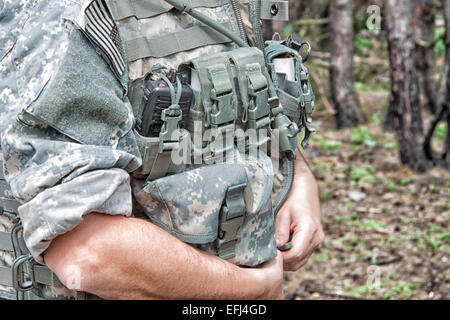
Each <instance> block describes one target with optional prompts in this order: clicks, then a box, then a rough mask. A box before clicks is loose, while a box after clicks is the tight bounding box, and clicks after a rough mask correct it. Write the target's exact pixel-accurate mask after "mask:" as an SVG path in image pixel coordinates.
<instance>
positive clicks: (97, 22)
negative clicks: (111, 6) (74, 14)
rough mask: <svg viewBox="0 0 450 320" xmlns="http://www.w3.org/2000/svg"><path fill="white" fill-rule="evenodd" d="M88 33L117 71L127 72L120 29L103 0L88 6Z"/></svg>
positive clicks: (120, 73)
mask: <svg viewBox="0 0 450 320" xmlns="http://www.w3.org/2000/svg"><path fill="white" fill-rule="evenodd" d="M85 15H86V19H87V23H86V29H85V30H86V33H87V34H88V35H89V37H90V38H91V39H92V40H93V41H94V42H95V43H96V44H97V45H98V46H99V47H100V48H101V49H102V50H103V51H104V53H105V54H106V55H107V56H108V58H109V60H110V61H111V65H112V67H113V68H114V69H115V71H116V72H117V73H118V74H119V75H122V74H123V73H124V72H125V62H124V59H123V48H122V44H121V41H120V37H119V31H118V30H117V26H116V24H115V23H114V20H113V19H112V17H111V14H110V13H109V11H108V9H107V7H106V5H105V3H104V1H103V0H97V1H92V3H91V4H90V5H89V6H88V7H87V8H86V10H85Z"/></svg>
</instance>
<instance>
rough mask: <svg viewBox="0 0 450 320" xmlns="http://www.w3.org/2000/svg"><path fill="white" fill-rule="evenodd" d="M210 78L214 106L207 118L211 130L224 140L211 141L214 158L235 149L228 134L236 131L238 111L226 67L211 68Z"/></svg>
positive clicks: (208, 111) (218, 65)
mask: <svg viewBox="0 0 450 320" xmlns="http://www.w3.org/2000/svg"><path fill="white" fill-rule="evenodd" d="M208 78H209V80H210V81H211V83H212V85H213V88H212V89H211V92H210V98H211V100H212V101H213V105H212V108H210V109H207V110H206V112H207V113H208V114H207V118H208V119H210V124H211V128H212V129H213V130H217V131H218V134H220V135H221V136H222V139H217V140H214V141H211V140H210V150H211V153H212V154H213V157H214V156H215V155H217V154H221V153H224V152H226V151H228V150H231V149H232V148H233V145H234V141H232V143H229V141H227V139H226V133H227V132H230V131H231V132H233V131H234V129H235V120H236V111H235V109H234V103H233V102H234V101H233V86H232V85H231V81H230V78H229V75H228V71H227V69H226V67H225V65H224V64H217V65H214V66H211V67H209V68H208Z"/></svg>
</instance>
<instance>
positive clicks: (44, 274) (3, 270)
mask: <svg viewBox="0 0 450 320" xmlns="http://www.w3.org/2000/svg"><path fill="white" fill-rule="evenodd" d="M0 152H1V150H0ZM0 173H1V175H0V215H5V216H8V217H17V208H18V207H19V206H20V203H19V202H17V201H16V200H15V199H14V198H13V197H12V195H10V194H9V193H8V191H9V190H10V188H9V185H8V183H7V182H6V181H5V180H4V175H3V161H2V160H1V159H0ZM14 229H17V226H16V227H13V230H14ZM13 230H12V231H11V232H9V231H8V232H5V231H0V251H6V252H8V253H9V254H11V255H12V256H17V257H18V259H20V257H23V261H19V260H18V259H15V260H14V262H13V265H12V266H4V265H2V266H0V285H2V286H7V287H16V286H17V281H15V280H17V278H15V277H14V275H13V274H14V272H13V271H14V270H16V271H17V272H16V273H15V274H16V275H17V277H19V278H20V277H21V276H22V275H21V272H23V271H21V270H22V269H23V268H25V269H26V272H27V273H28V274H30V272H32V274H33V277H32V279H33V281H34V282H35V283H36V284H42V285H48V286H58V287H61V286H62V284H61V282H60V281H59V280H58V278H57V277H56V275H55V274H54V273H53V272H52V271H51V270H50V269H49V268H48V267H47V266H44V265H39V264H37V263H36V262H34V260H32V258H31V255H30V254H29V251H28V248H27V246H26V244H25V241H24V239H23V237H21V236H19V233H18V232H14V231H13ZM19 281H20V282H22V280H19ZM25 296H29V297H31V296H33V295H32V294H31V295H25ZM11 298H14V297H13V296H11ZM34 298H35V299H36V298H38V297H34Z"/></svg>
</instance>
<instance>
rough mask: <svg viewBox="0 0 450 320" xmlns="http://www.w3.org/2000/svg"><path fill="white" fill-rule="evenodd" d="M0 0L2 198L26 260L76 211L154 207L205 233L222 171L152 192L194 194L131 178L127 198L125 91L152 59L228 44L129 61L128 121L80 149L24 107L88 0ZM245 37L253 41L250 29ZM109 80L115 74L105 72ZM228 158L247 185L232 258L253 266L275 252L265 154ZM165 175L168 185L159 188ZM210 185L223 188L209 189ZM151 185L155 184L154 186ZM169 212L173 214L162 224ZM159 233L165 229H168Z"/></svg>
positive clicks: (160, 22)
mask: <svg viewBox="0 0 450 320" xmlns="http://www.w3.org/2000/svg"><path fill="white" fill-rule="evenodd" d="M3 2H4V5H3V7H1V6H0V17H1V23H0V44H1V46H0V50H1V51H0V73H1V75H2V77H1V78H0V114H2V117H1V118H0V134H1V135H0V137H1V149H2V150H1V151H2V153H3V155H4V168H3V169H4V173H5V178H6V179H7V181H8V183H10V185H11V194H12V195H13V196H14V198H16V199H17V200H19V201H20V203H21V204H22V205H21V206H20V207H19V215H20V218H21V221H22V224H23V227H24V234H23V236H24V239H25V242H26V244H27V247H28V248H29V249H30V252H31V253H32V254H33V257H34V258H35V259H36V260H37V261H38V262H40V263H43V259H42V255H41V254H42V252H44V251H45V249H46V248H47V247H48V246H49V244H50V242H51V240H52V239H53V238H55V237H57V236H58V235H60V234H63V233H65V232H67V231H69V230H71V229H73V228H74V227H75V226H76V225H77V224H79V223H80V222H81V221H82V217H83V215H84V214H86V213H88V212H91V211H99V212H103V213H106V214H121V215H127V216H130V215H135V216H141V215H140V213H141V212H142V210H144V211H145V212H146V214H147V215H149V213H151V212H154V214H155V216H152V219H153V220H154V221H157V220H158V219H159V221H160V223H159V224H160V225H163V224H164V223H166V224H167V226H169V227H173V228H172V229H173V230H175V226H176V227H177V228H179V227H180V226H181V232H184V233H192V231H189V230H188V231H186V226H184V225H183V224H180V221H184V220H188V222H189V223H190V225H193V226H196V227H197V228H198V229H197V230H196V232H197V231H198V232H200V233H201V232H203V233H205V232H206V233H208V230H210V229H211V227H210V226H208V225H206V224H205V223H204V221H207V220H208V217H209V219H211V217H212V216H213V215H214V214H215V213H214V212H215V210H217V209H218V207H219V200H220V197H221V192H223V190H224V189H225V186H226V182H227V181H230V180H231V179H230V177H231V176H228V175H227V173H226V172H222V171H220V172H216V173H215V174H214V177H212V178H211V179H208V180H209V181H206V180H205V178H204V177H202V176H199V175H198V174H196V173H197V171H195V170H202V168H196V169H193V170H194V171H192V172H185V173H182V174H180V175H174V176H173V177H172V178H164V179H167V180H161V181H160V182H158V187H159V188H164V186H166V187H167V186H168V185H170V186H174V185H176V186H177V188H180V187H181V186H183V185H184V186H189V184H188V182H187V181H186V180H183V179H188V181H189V183H194V184H197V185H198V186H199V188H198V189H196V190H195V192H194V190H191V189H189V188H184V189H183V190H180V189H177V188H175V189H173V190H172V188H169V190H167V192H165V193H164V195H162V196H163V197H160V198H158V196H157V195H156V194H155V193H154V192H153V193H152V192H151V183H150V184H149V185H148V186H145V183H144V181H142V180H137V179H135V178H131V182H132V183H131V184H132V185H133V192H134V194H135V195H136V196H137V199H135V198H134V197H133V196H132V189H131V186H130V173H131V172H133V171H134V170H136V169H137V168H138V167H139V166H140V165H141V164H142V159H141V157H140V156H139V152H138V151H137V150H138V147H137V143H136V139H135V136H134V134H133V132H132V131H131V130H130V124H131V123H134V117H133V113H132V112H131V105H133V107H134V103H133V98H135V94H134V92H133V89H136V90H134V91H135V92H137V91H138V90H137V89H138V88H139V81H142V79H143V78H144V77H145V75H146V73H147V72H148V71H149V68H150V66H151V65H153V64H154V63H156V62H159V63H163V64H166V65H169V66H173V67H175V68H176V67H177V66H178V65H179V64H180V63H182V62H185V61H188V60H190V59H193V58H196V57H198V56H200V55H206V54H209V53H215V52H219V51H226V50H230V48H233V47H234V46H233V45H231V44H227V45H214V46H209V47H202V48H198V49H194V50H190V51H189V52H181V53H177V54H175V55H173V56H169V57H164V58H163V59H158V61H156V60H155V59H152V58H148V59H142V60H139V61H135V62H133V63H131V64H130V65H129V70H128V72H129V74H128V76H129V77H128V78H129V89H130V92H129V97H130V100H131V104H130V103H129V102H128V100H127V99H126V97H125V98H124V100H123V107H124V108H126V109H127V110H128V111H127V112H128V119H127V121H125V122H124V123H122V124H120V125H118V126H117V127H116V128H115V131H114V132H115V135H112V136H111V139H110V140H109V142H108V143H107V144H106V145H97V144H95V143H94V144H89V145H87V144H82V143H80V141H78V140H77V139H73V137H69V136H67V135H65V134H63V133H62V132H60V131H59V130H58V128H54V127H52V126H50V125H49V124H48V123H46V121H45V119H44V120H42V119H36V118H35V117H33V115H32V114H31V113H30V112H27V111H29V110H30V109H29V108H30V107H32V106H33V103H36V102H37V101H39V99H40V97H42V95H45V94H46V91H45V89H46V88H48V87H49V86H50V84H51V81H52V79H54V78H55V75H56V74H57V73H58V70H59V67H60V65H61V63H62V62H63V61H64V58H65V56H66V54H67V50H68V48H69V46H70V39H69V34H70V33H71V32H74V30H78V29H80V30H82V28H83V26H80V25H79V24H77V21H79V20H77V19H78V18H79V16H80V14H81V13H82V10H83V8H85V7H86V5H87V4H88V3H90V2H91V1H84V0H58V1H51V0H40V1H37V0H22V1H14V0H4V1H3ZM241 10H242V12H243V14H244V15H243V20H244V24H245V26H246V30H247V31H249V30H250V29H251V27H250V23H249V19H248V14H247V12H246V6H244V5H241ZM199 11H201V12H202V13H204V14H206V15H209V16H210V17H212V18H214V19H216V20H218V21H220V22H228V23H229V24H230V25H231V26H232V27H233V28H234V29H235V30H236V31H237V24H236V21H235V18H234V15H233V12H232V8H231V6H230V5H224V6H223V7H220V8H200V9H199ZM156 21H157V22H156ZM139 23H142V25H143V26H144V28H145V29H146V30H147V32H155V33H159V34H161V33H165V32H171V31H173V30H174V29H176V28H178V25H179V24H180V23H181V24H183V23H185V24H188V25H192V24H195V23H197V22H196V21H195V20H193V19H192V18H190V17H188V16H186V15H183V14H181V13H170V14H163V15H161V16H158V17H156V20H152V19H148V21H146V20H143V21H139ZM10 30H12V32H10ZM236 33H237V32H236ZM249 36H250V39H249V40H250V42H252V39H251V34H250V33H249ZM93 50H95V48H93ZM111 77H114V74H113V72H111ZM99 95H101V92H99ZM138 98H139V97H138ZM261 159H262V160H261ZM236 160H237V161H238V162H239V163H240V164H239V165H238V166H237V167H236V168H240V169H237V170H236V171H239V172H240V174H242V178H243V179H244V180H245V175H243V171H242V169H244V170H245V173H246V182H247V188H246V189H245V194H244V196H245V200H246V220H245V224H244V226H243V227H242V228H241V230H240V231H239V232H240V233H239V237H240V241H239V242H238V244H237V247H236V248H237V255H236V256H235V258H234V259H233V262H234V263H236V264H244V265H256V264H259V263H261V262H263V261H264V260H267V259H268V258H271V257H273V256H274V255H275V254H276V248H275V239H274V233H275V231H274V221H273V215H272V214H271V205H270V190H271V189H272V177H273V173H272V167H271V163H270V161H268V158H267V156H265V155H261V156H260V157H259V159H258V160H257V161H256V160H255V159H245V157H241V156H240V155H236ZM223 165H226V164H223ZM206 168H207V167H205V169H206ZM222 174H223V176H222ZM177 179H181V180H177ZM166 181H171V182H170V184H168V183H169V182H166ZM234 182H235V181H233V183H234ZM181 183H182V184H181ZM141 188H143V189H142V190H141ZM214 188H215V189H214ZM219 189H220V190H222V191H221V192H219V191H217V190H219ZM153 190H156V187H154V189H153ZM176 191H179V192H176ZM182 192H183V193H185V194H188V193H191V195H190V196H188V197H187V198H186V202H185V203H177V204H176V206H178V207H175V208H173V209H172V210H171V212H169V210H166V209H165V208H164V207H162V206H158V205H157V203H158V202H159V203H164V202H168V199H172V200H173V199H177V200H178V201H180V199H179V197H177V196H179V194H181V193H182ZM206 195H208V196H211V197H215V198H216V199H218V202H215V203H214V204H213V205H212V206H208V205H207V204H208V200H207V198H206ZM159 196H161V194H160V195H159ZM136 200H139V201H138V202H140V204H142V205H143V206H140V205H139V204H138V203H137V201H136ZM181 200H183V199H181ZM132 203H133V204H132ZM180 207H185V208H189V209H190V210H192V211H189V212H185V211H178V212H177V213H179V216H178V215H177V216H176V219H178V220H179V221H178V224H175V225H174V224H173V222H174V221H173V220H175V219H173V218H174V215H173V212H175V211H177V208H180ZM206 207H208V208H210V209H209V210H212V211H208V212H205V214H204V215H203V211H202V212H200V211H201V210H205V208H206ZM150 215H151V214H150ZM169 218H170V219H172V220H171V221H169ZM0 222H1V224H0V228H1V229H2V230H6V231H9V230H10V229H11V227H12V221H11V219H9V218H8V217H6V216H4V215H0ZM171 223H172V224H171ZM188 225H189V224H188ZM202 228H204V229H202ZM167 229H168V230H169V231H170V228H167ZM210 231H211V230H210ZM192 245H193V246H196V247H198V248H200V249H202V250H205V251H208V252H210V253H212V254H217V250H216V248H215V243H214V241H211V242H205V241H202V242H201V243H198V242H197V243H192ZM0 263H1V264H2V265H6V266H10V265H11V263H12V256H11V254H10V253H8V252H5V251H2V252H1V253H0ZM1 289H2V290H0V291H3V292H7V293H8V292H9V293H11V292H13V291H12V290H13V289H12V288H6V287H4V288H1ZM40 289H41V294H42V295H43V296H44V297H45V298H48V299H51V298H71V299H74V298H86V296H85V295H84V294H83V293H80V292H75V291H70V290H68V289H67V288H64V287H43V288H40Z"/></svg>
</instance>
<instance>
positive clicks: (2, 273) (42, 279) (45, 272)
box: [0, 265, 61, 287]
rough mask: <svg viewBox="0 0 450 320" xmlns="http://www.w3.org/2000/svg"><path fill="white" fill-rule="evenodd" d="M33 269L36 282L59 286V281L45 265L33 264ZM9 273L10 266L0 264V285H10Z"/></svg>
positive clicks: (10, 272)
mask: <svg viewBox="0 0 450 320" xmlns="http://www.w3.org/2000/svg"><path fill="white" fill-rule="evenodd" d="M33 269H34V271H33V273H34V280H35V281H36V283H39V284H43V285H47V286H59V287H60V286H61V282H60V281H59V280H58V278H57V277H56V275H55V274H54V273H53V272H52V271H51V270H50V269H48V268H47V267H46V266H42V265H35V266H34V267H33ZM11 274H12V270H11V268H9V267H4V266H0V285H3V286H7V287H12V286H13V280H12V276H11Z"/></svg>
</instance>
